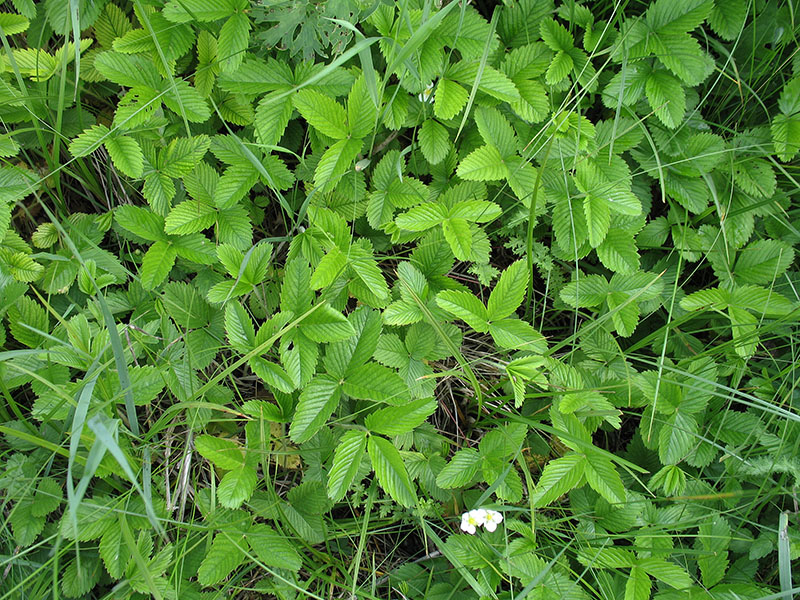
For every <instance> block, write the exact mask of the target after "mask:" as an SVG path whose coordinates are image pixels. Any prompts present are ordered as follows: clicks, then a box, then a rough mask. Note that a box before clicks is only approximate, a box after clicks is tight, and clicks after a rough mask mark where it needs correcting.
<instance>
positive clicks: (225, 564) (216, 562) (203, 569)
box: [197, 532, 245, 586]
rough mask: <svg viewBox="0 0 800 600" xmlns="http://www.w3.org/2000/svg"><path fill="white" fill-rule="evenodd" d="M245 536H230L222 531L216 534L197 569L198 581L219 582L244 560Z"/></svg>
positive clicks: (205, 583)
mask: <svg viewBox="0 0 800 600" xmlns="http://www.w3.org/2000/svg"><path fill="white" fill-rule="evenodd" d="M243 544H244V537H243V536H234V537H233V538H230V537H228V535H227V534H225V533H223V532H220V533H218V534H217V535H216V536H214V541H213V542H211V548H209V550H208V554H206V556H205V558H203V562H201V563H200V566H199V567H198V569H197V581H198V582H199V583H200V584H201V585H203V586H211V585H214V584H216V583H219V582H220V581H222V580H223V579H225V578H226V577H227V576H228V575H230V574H231V573H232V572H233V571H234V569H236V567H238V566H239V565H240V564H242V561H243V560H244V557H245V555H244V551H243V549H242V545H243Z"/></svg>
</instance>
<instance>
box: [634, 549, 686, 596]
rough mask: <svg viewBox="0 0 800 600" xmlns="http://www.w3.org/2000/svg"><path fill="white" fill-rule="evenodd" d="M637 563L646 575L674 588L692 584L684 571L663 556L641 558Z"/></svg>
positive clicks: (683, 587) (680, 588)
mask: <svg viewBox="0 0 800 600" xmlns="http://www.w3.org/2000/svg"><path fill="white" fill-rule="evenodd" d="M638 564H639V567H641V568H642V569H644V571H645V572H646V573H647V574H648V575H650V576H651V577H655V578H656V579H658V580H659V581H663V582H664V583H666V584H667V585H669V586H671V587H674V588H675V589H679V590H682V589H685V588H688V587H690V586H691V585H692V579H691V577H689V574H688V573H687V572H686V571H684V570H683V569H682V568H681V567H679V566H678V565H676V564H675V563H672V562H668V561H666V560H664V559H663V558H655V557H651V558H641V559H639V562H638Z"/></svg>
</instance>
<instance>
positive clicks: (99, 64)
mask: <svg viewBox="0 0 800 600" xmlns="http://www.w3.org/2000/svg"><path fill="white" fill-rule="evenodd" d="M94 68H95V69H97V70H98V71H99V72H100V74H101V75H102V76H103V77H105V78H106V79H108V80H109V81H112V82H114V83H116V84H118V85H124V86H125V87H130V88H132V87H135V86H143V87H145V88H148V89H159V88H160V87H161V85H162V81H163V80H162V78H161V75H159V74H158V71H157V70H156V68H155V66H154V65H153V61H152V60H151V59H150V58H145V57H140V56H126V55H125V54H122V53H120V52H110V51H109V52H102V53H100V54H98V55H97V58H95V59H94Z"/></svg>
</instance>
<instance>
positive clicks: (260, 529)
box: [247, 523, 303, 571]
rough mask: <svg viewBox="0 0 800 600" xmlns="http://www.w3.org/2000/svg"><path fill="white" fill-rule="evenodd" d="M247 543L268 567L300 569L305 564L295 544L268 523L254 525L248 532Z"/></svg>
mask: <svg viewBox="0 0 800 600" xmlns="http://www.w3.org/2000/svg"><path fill="white" fill-rule="evenodd" d="M247 543H248V544H249V545H250V548H251V549H252V550H253V554H255V555H256V558H258V560H260V561H261V562H262V563H264V564H265V565H267V566H268V567H275V568H277V569H287V570H289V571H299V570H300V569H301V568H302V566H303V562H302V560H301V558H300V555H299V554H298V553H297V550H295V548H294V545H292V543H291V542H290V541H289V540H287V539H286V538H285V537H283V536H282V535H279V534H278V533H276V532H275V530H274V529H272V527H269V526H268V525H264V524H263V523H256V524H254V525H252V526H251V527H250V529H249V530H248V532H247Z"/></svg>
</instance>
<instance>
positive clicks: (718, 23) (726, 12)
mask: <svg viewBox="0 0 800 600" xmlns="http://www.w3.org/2000/svg"><path fill="white" fill-rule="evenodd" d="M746 20H747V0H725V2H724V3H721V2H715V3H714V8H713V9H712V10H711V12H710V13H709V15H708V24H709V25H711V29H713V30H714V32H715V33H716V34H717V35H718V36H719V37H721V38H723V39H725V40H728V41H730V40H735V39H736V38H737V37H738V35H739V33H740V32H741V31H742V29H743V28H744V23H745V21H746Z"/></svg>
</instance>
